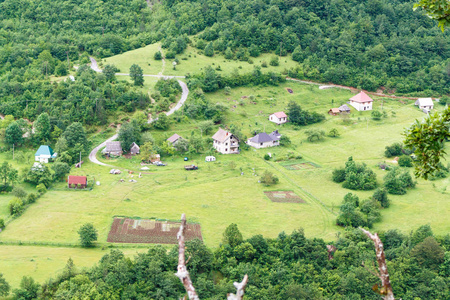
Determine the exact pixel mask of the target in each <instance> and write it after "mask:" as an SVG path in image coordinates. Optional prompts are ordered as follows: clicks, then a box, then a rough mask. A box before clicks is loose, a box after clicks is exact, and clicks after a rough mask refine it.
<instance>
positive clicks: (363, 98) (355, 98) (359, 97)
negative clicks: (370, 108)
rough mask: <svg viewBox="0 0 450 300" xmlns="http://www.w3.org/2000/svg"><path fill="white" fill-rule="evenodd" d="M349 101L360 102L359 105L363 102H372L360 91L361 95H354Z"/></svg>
mask: <svg viewBox="0 0 450 300" xmlns="http://www.w3.org/2000/svg"><path fill="white" fill-rule="evenodd" d="M350 100H351V101H355V102H360V103H364V102H372V101H373V100H372V98H370V97H369V96H368V95H367V94H366V93H364V92H363V91H361V93H359V94H358V95H355V96H353V97H351V98H350Z"/></svg>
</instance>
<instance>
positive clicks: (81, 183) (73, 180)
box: [67, 175, 87, 189]
mask: <svg viewBox="0 0 450 300" xmlns="http://www.w3.org/2000/svg"><path fill="white" fill-rule="evenodd" d="M67 186H68V187H69V189H77V188H80V189H85V188H86V187H87V178H86V176H73V175H69V177H68V178H67Z"/></svg>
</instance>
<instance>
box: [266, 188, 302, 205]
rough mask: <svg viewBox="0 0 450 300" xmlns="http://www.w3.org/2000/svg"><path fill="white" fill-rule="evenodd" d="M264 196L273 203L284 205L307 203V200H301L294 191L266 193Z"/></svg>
mask: <svg viewBox="0 0 450 300" xmlns="http://www.w3.org/2000/svg"><path fill="white" fill-rule="evenodd" d="M264 194H265V195H266V196H267V197H268V198H269V199H270V200H271V201H272V202H283V203H305V200H303V199H302V198H300V197H299V196H298V195H297V194H295V193H294V192H293V191H270V192H264Z"/></svg>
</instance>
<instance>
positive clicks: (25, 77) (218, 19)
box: [0, 0, 450, 123]
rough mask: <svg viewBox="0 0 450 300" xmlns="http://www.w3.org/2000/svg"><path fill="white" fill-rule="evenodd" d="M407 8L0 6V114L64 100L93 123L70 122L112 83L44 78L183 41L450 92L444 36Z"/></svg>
mask: <svg viewBox="0 0 450 300" xmlns="http://www.w3.org/2000/svg"><path fill="white" fill-rule="evenodd" d="M412 7H413V1H401V0H369V1H356V0H351V1H341V0H326V1H301V0H298V1H295V0H292V1H281V0H278V1H277V0H275V1H268V0H251V1H240V0H224V1H217V0H199V1H176V0H175V1H174V0H163V1H162V2H161V4H159V3H158V2H156V3H154V4H152V2H151V1H150V2H149V3H147V2H146V1H145V0H134V1H132V2H129V1H124V0H119V1H99V0H89V1H75V0H73V1H62V0H55V1H48V0H47V1H26V0H20V1H15V0H14V1H13V0H6V1H0V20H1V21H0V99H1V102H0V104H1V105H0V113H3V114H13V115H14V116H15V117H27V118H29V119H31V120H33V119H34V118H36V117H37V116H38V115H39V111H40V110H41V107H46V105H45V103H44V101H48V100H52V101H53V100H66V99H65V98H64V96H65V95H64V94H67V95H68V97H71V98H72V99H73V100H69V101H73V102H76V103H75V105H73V106H70V107H68V108H66V110H65V111H63V112H66V113H67V112H70V111H71V109H72V108H73V110H72V111H77V110H78V108H77V106H80V108H84V107H88V108H89V109H88V114H89V115H90V116H81V118H80V116H76V118H77V119H81V120H86V121H88V120H90V122H92V123H103V122H104V121H99V119H100V120H103V119H104V117H102V116H97V117H94V118H93V115H96V114H97V115H98V114H99V112H100V111H102V110H103V109H105V110H108V108H114V107H110V105H109V106H108V104H107V103H106V102H108V101H109V100H108V99H109V98H110V97H111V96H112V94H114V92H112V93H111V92H110V90H111V89H112V88H111V86H110V85H106V86H104V87H100V88H98V87H97V85H96V81H95V80H94V83H92V82H89V83H86V82H83V83H82V84H81V83H80V88H79V89H83V90H84V91H83V92H77V93H72V91H71V90H72V88H67V87H66V86H68V85H69V84H70V83H64V84H56V83H50V81H49V76H50V75H53V74H54V75H58V76H62V75H66V74H67V72H68V70H69V65H72V64H73V62H77V63H81V64H83V63H87V62H89V55H94V56H96V57H107V56H111V55H115V54H119V53H123V52H125V51H128V50H131V49H135V48H139V47H142V46H145V45H148V44H151V43H154V42H157V41H162V45H163V47H164V48H166V49H165V52H166V56H167V57H169V56H170V57H172V56H174V55H177V54H179V53H181V52H183V51H184V49H185V48H186V46H187V44H188V43H190V44H191V45H193V46H195V47H197V48H198V49H199V50H200V51H203V52H204V54H205V55H210V56H211V55H214V53H223V54H224V55H225V57H226V58H227V59H236V60H242V61H246V60H247V61H251V60H252V58H253V57H257V56H259V55H260V53H262V52H274V53H275V54H277V55H282V56H283V55H287V54H288V53H291V54H292V57H293V59H294V60H295V61H298V64H296V65H293V66H292V68H290V70H285V75H289V76H291V77H297V78H304V79H313V80H318V81H324V82H333V83H338V84H345V85H350V86H355V87H361V88H364V89H368V90H376V89H378V88H380V87H382V88H384V89H387V90H388V91H395V92H396V93H399V94H402V93H403V94H405V93H415V94H416V95H425V96H429V95H442V94H448V93H449V92H450V77H449V76H450V61H449V58H450V39H449V31H448V30H446V31H445V32H442V31H441V30H440V29H439V28H438V27H437V26H436V22H435V21H433V20H432V19H430V18H428V17H426V16H425V15H424V14H423V12H421V11H413V9H412ZM265 66H267V63H265V64H263V66H262V67H265ZM122 71H125V70H122ZM230 79H231V82H235V80H234V79H233V78H230ZM99 81H100V82H101V81H102V79H101V78H100V79H99ZM75 85H76V84H75ZM88 89H91V90H92V91H93V92H95V93H91V92H89V93H88V92H87V90H88ZM117 89H118V90H125V91H126V92H130V91H129V90H130V89H129V88H126V87H118V88H117ZM61 90H63V92H62V93H61V92H60V91H61ZM58 92H59V94H58ZM61 94H62V95H61ZM87 94H89V95H87ZM113 97H114V98H115V99H117V97H119V96H117V95H115V96H113ZM120 97H122V95H120ZM142 97H143V96H142V95H139V96H136V95H133V96H131V98H132V99H136V98H140V100H137V101H139V102H140V103H141V104H142V103H143V102H142V101H144V102H146V101H147V100H145V99H144V100H143V99H142ZM99 100H100V102H101V104H100V105H99ZM83 101H84V102H85V103H84V104H83V103H81V102H83ZM102 101H104V102H105V103H103V102H102ZM6 102H9V104H5V103H6ZM34 102H37V103H36V104H34V105H31V107H30V104H31V103H34ZM87 102H90V103H87ZM93 102H95V105H93V104H92V103H93ZM17 103H19V105H17ZM127 104H128V103H127ZM55 106H58V105H55ZM129 106H130V104H129ZM118 107H120V105H118ZM125 109H126V110H130V107H128V108H125ZM33 110H36V111H37V112H36V113H34V112H33ZM59 113H60V112H58V114H59ZM55 115H56V113H55Z"/></svg>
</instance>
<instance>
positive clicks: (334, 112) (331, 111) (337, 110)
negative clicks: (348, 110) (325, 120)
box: [328, 108, 341, 116]
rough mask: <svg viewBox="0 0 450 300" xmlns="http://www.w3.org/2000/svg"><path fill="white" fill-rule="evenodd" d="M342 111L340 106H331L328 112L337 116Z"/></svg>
mask: <svg viewBox="0 0 450 300" xmlns="http://www.w3.org/2000/svg"><path fill="white" fill-rule="evenodd" d="M340 113H341V111H340V110H339V108H331V109H330V110H329V111H328V114H329V115H331V116H337V115H338V114H340Z"/></svg>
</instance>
